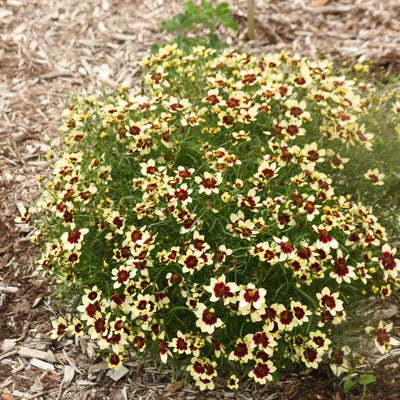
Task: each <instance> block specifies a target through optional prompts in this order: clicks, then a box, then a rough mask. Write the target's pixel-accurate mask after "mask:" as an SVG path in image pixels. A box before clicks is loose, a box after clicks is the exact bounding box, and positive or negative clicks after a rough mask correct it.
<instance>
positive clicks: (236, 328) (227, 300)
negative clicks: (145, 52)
mask: <svg viewBox="0 0 400 400" xmlns="http://www.w3.org/2000/svg"><path fill="white" fill-rule="evenodd" d="M143 64H144V66H145V67H146V68H147V71H148V72H147V73H146V75H145V76H144V83H143V87H142V90H141V92H140V93H135V94H132V93H130V92H129V90H128V89H127V88H120V89H119V91H118V93H116V94H112V95H105V99H103V100H99V99H97V98H95V97H89V98H78V99H77V100H76V102H75V103H74V105H73V106H72V107H71V108H70V109H69V110H67V111H66V112H65V113H64V117H65V124H64V125H63V131H64V132H65V144H66V149H65V152H64V153H63V154H62V155H61V156H60V157H59V158H58V160H57V161H56V163H55V167H54V171H53V177H52V179H50V180H48V181H47V183H46V191H45V194H44V196H43V197H42V199H41V200H40V203H39V205H38V207H37V209H36V210H32V213H34V214H35V216H36V218H41V219H42V223H40V224H38V235H37V241H38V242H40V243H42V244H43V246H44V251H43V254H42V257H41V259H40V260H39V262H38V263H39V267H40V268H41V269H42V270H43V271H44V272H45V273H47V274H49V275H51V276H52V277H53V279H54V281H55V284H56V286H57V288H58V289H59V291H60V293H61V294H62V296H63V297H64V298H65V300H66V301H65V302H64V303H65V304H66V307H67V314H66V316H65V317H60V318H59V319H58V320H57V321H54V328H55V329H54V333H53V337H54V338H60V337H62V336H63V335H64V334H73V335H83V334H88V335H90V337H91V338H92V339H93V340H94V341H95V342H96V343H97V344H98V346H99V349H100V351H101V352H102V353H103V354H104V357H105V358H106V359H107V360H108V362H109V364H110V366H112V367H118V366H120V365H121V364H122V363H123V361H124V360H125V359H127V358H129V357H131V356H132V354H133V353H136V354H140V353H143V356H145V354H151V355H152V356H153V357H154V356H156V357H158V358H159V359H160V360H161V361H162V362H164V363H166V362H170V363H172V365H174V366H176V367H179V366H181V365H186V367H187V368H186V370H187V373H188V376H189V375H190V376H191V377H192V379H193V380H194V381H195V383H196V384H197V385H198V386H199V387H200V388H201V389H213V388H214V385H215V382H216V377H217V375H218V374H219V375H220V376H222V375H224V374H225V373H226V372H228V374H227V375H226V374H225V375H224V376H226V377H228V375H230V378H228V379H227V382H228V387H230V388H234V389H236V388H237V387H238V382H239V380H240V378H243V377H244V378H246V377H251V378H252V379H254V381H256V382H258V383H260V384H265V383H267V382H268V381H270V380H272V379H276V378H277V377H278V373H279V371H280V370H281V369H282V368H284V367H286V368H289V367H290V368H297V366H303V367H306V368H318V367H319V365H320V364H321V363H322V362H329V363H330V364H331V367H332V370H333V371H334V372H335V373H342V372H344V371H346V370H347V369H348V365H349V362H348V360H347V356H348V355H349V353H350V349H349V347H348V346H346V344H345V343H341V342H340V340H344V339H345V337H346V336H345V335H343V334H342V335H338V337H335V332H339V331H340V329H339V325H340V324H342V323H343V322H344V321H346V319H348V316H347V315H348V314H350V313H349V312H348V311H349V310H350V311H351V309H352V307H354V304H355V302H356V300H357V299H358V298H359V297H362V294H363V295H364V296H365V295H367V296H368V295H371V294H375V293H380V294H381V295H382V296H386V295H388V294H389V293H390V289H391V287H392V286H393V285H397V284H398V282H399V269H400V262H399V260H398V259H397V258H396V249H395V248H393V247H391V246H390V245H389V244H388V243H387V238H386V236H387V235H386V233H385V229H384V227H383V226H381V225H380V224H379V223H378V221H377V218H376V217H374V215H373V214H372V210H371V209H370V208H368V207H366V206H363V205H362V204H360V203H358V202H357V201H352V199H351V196H346V193H344V194H343V193H336V191H337V188H336V186H335V182H334V178H333V175H331V172H332V171H337V170H339V169H343V168H344V164H346V163H347V162H349V163H350V162H351V160H350V161H349V159H348V158H347V159H346V158H344V157H341V156H340V154H339V153H338V151H337V149H338V148H339V147H340V146H364V147H366V148H371V146H372V142H371V140H372V134H370V133H368V132H367V131H366V128H365V126H364V125H363V123H362V116H363V115H365V113H366V108H365V100H363V98H362V96H361V95H360V93H361V91H359V90H358V89H357V87H356V85H355V83H354V82H353V81H348V80H346V79H345V78H343V77H338V76H335V75H334V74H333V72H332V67H331V65H330V64H329V63H328V62H326V61H321V62H318V63H314V62H309V61H307V60H305V59H301V58H296V57H289V56H288V55H285V54H281V55H278V56H275V57H271V58H267V57H266V56H261V57H255V56H252V55H248V54H239V53H236V52H234V51H228V52H225V53H222V54H218V53H215V52H214V51H213V50H209V49H206V48H204V47H197V48H194V49H193V53H192V54H191V55H190V56H184V55H183V54H182V52H180V51H179V50H178V49H177V48H176V47H175V46H167V47H165V48H162V49H161V50H160V52H159V53H157V54H155V55H153V56H152V57H151V58H150V59H148V60H144V62H143ZM375 175H376V176H377V179H379V173H378V172H375ZM368 176H369V177H371V176H372V175H371V173H369V175H368ZM371 179H372V178H371ZM361 293H362V294H361ZM346 311H347V312H346ZM367 330H368V329H367ZM369 331H370V332H372V335H375V336H377V337H378V339H377V340H378V344H379V346H380V348H381V349H382V348H385V349H386V350H387V349H388V347H390V344H391V343H392V344H394V343H395V342H394V341H393V340H392V341H391V340H390V339H389V334H388V333H387V332H386V331H385V335H386V336H383V335H382V334H380V333H379V332H380V331H379V330H376V329H375V330H374V329H373V328H371V329H369ZM377 332H378V333H377ZM382 338H383V339H382ZM372 340H374V339H372ZM385 346H386V347H385Z"/></svg>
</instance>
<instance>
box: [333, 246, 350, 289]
mask: <svg viewBox="0 0 400 400" xmlns="http://www.w3.org/2000/svg"><path fill="white" fill-rule="evenodd" d="M348 257H349V255H347V256H346V257H343V253H342V251H341V250H337V252H336V260H333V271H331V273H330V274H329V276H330V277H331V278H334V279H336V282H338V283H342V281H345V282H347V283H350V282H351V280H352V279H357V275H356V274H355V272H354V271H355V268H354V267H352V266H350V265H348V264H347V259H348Z"/></svg>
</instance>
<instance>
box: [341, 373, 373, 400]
mask: <svg viewBox="0 0 400 400" xmlns="http://www.w3.org/2000/svg"><path fill="white" fill-rule="evenodd" d="M357 378H358V379H357V381H358V383H359V384H360V385H362V387H363V394H362V397H361V399H360V400H364V399H365V395H366V394H367V386H368V385H369V384H370V383H373V382H375V381H376V378H375V376H374V375H372V374H361V375H359V376H357ZM357 381H355V380H354V379H353V377H352V374H349V375H347V377H346V379H345V380H344V383H343V390H344V391H345V392H346V393H347V392H349V391H350V390H351V388H352V387H353V386H354V385H355V384H356V383H357Z"/></svg>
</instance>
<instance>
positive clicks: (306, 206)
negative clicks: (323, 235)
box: [299, 195, 320, 222]
mask: <svg viewBox="0 0 400 400" xmlns="http://www.w3.org/2000/svg"><path fill="white" fill-rule="evenodd" d="M319 207H320V206H318V205H316V204H315V196H314V195H311V196H308V198H307V201H305V202H304V203H303V204H302V206H301V208H300V209H299V211H300V212H301V213H305V214H307V221H310V222H311V221H312V220H313V219H314V217H315V216H316V215H318V214H319V210H318V208H319Z"/></svg>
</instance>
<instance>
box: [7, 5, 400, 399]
mask: <svg viewBox="0 0 400 400" xmlns="http://www.w3.org/2000/svg"><path fill="white" fill-rule="evenodd" d="M95 3H96V2H91V1H87V2H85V3H80V2H76V1H67V2H62V4H61V2H60V4H59V5H58V4H57V3H54V2H49V4H47V3H46V2H35V1H30V2H24V4H22V2H19V1H6V2H5V3H4V5H3V6H2V8H0V18H1V19H0V29H1V32H0V33H1V36H2V40H3V44H2V48H0V55H1V58H0V71H1V76H2V77H3V78H4V79H2V81H1V82H0V85H1V94H0V118H1V119H2V120H4V121H6V124H5V125H2V126H1V127H0V145H1V149H0V168H1V175H0V212H1V214H0V257H1V258H0V274H1V275H0V276H1V280H0V287H2V288H3V289H2V291H1V292H0V296H1V297H0V301H1V303H0V326H1V327H2V329H1V331H0V342H1V344H2V346H3V348H2V352H1V353H0V362H1V368H0V379H2V381H1V383H0V393H1V396H2V399H6V400H7V399H8V400H9V399H12V398H40V397H42V398H45V399H73V398H76V397H79V398H87V399H97V398H98V399H103V398H107V397H108V398H115V399H118V398H124V393H126V394H127V398H140V396H142V398H143V399H147V398H148V399H152V398H154V399H157V398H159V399H163V398H171V399H175V398H176V399H178V398H193V399H197V398H198V399H200V398H201V399H203V398H208V397H207V396H209V398H218V396H219V398H244V399H250V398H253V399H258V398H271V399H273V398H281V399H290V398H296V399H299V398H305V399H306V398H307V399H313V398H315V399H317V398H318V399H325V398H326V399H328V398H341V396H343V394H342V391H341V390H342V387H341V383H340V380H339V381H329V382H328V381H326V378H325V377H323V376H321V375H318V374H315V373H310V374H309V375H307V374H306V375H304V376H290V375H288V376H285V377H283V381H282V382H281V383H280V384H278V385H277V386H276V387H274V388H272V387H271V388H268V387H267V388H263V389H260V388H257V387H254V386H251V385H249V387H248V388H247V389H246V390H243V391H242V392H240V393H238V394H234V393H233V392H226V391H225V390H224V389H223V388H217V391H216V393H215V394H212V395H211V394H210V395H207V394H198V392H197V391H196V390H193V388H190V387H189V388H188V387H186V388H184V389H182V388H180V385H175V386H171V385H169V379H168V371H158V370H157V366H156V365H143V364H140V363H137V364H132V365H130V366H129V367H131V371H130V372H129V373H128V374H127V375H126V376H125V377H123V378H121V380H119V381H118V384H116V383H114V380H113V378H112V377H110V376H107V375H106V374H107V370H106V369H105V368H104V365H102V364H101V363H100V361H99V360H96V359H93V358H92V356H93V354H92V352H91V351H92V350H91V347H90V343H86V342H85V341H83V340H81V341H78V342H67V344H62V345H61V344H58V343H56V342H54V340H52V339H50V337H49V332H50V330H51V325H50V323H49V319H50V318H52V313H53V310H52V309H51V306H50V305H49V304H48V303H47V302H46V299H45V296H46V294H47V293H48V291H47V286H46V282H45V281H40V280H39V281H38V280H37V279H38V277H37V276H36V275H35V273H34V265H33V259H34V257H35V256H34V249H33V246H32V245H31V244H30V242H29V237H30V235H31V232H30V231H29V230H28V229H24V228H23V227H22V228H16V227H15V226H14V222H13V220H14V217H15V216H16V215H17V213H18V211H17V204H18V203H24V204H26V205H27V204H29V202H30V201H31V200H32V199H33V198H34V196H35V195H36V193H37V188H38V185H39V183H38V182H37V181H36V180H35V177H37V176H39V175H47V174H48V165H47V162H46V160H45V159H44V158H43V157H42V156H43V155H45V154H46V153H47V152H48V151H49V150H50V145H53V144H57V143H59V141H60V139H59V138H58V136H57V128H58V125H59V123H60V118H61V112H62V110H63V108H64V104H65V102H67V101H68V98H69V96H70V95H72V94H74V93H83V92H87V93H89V94H90V93H93V92H95V91H96V85H98V84H102V83H105V84H107V85H116V84H121V83H122V82H124V81H125V82H128V83H131V84H133V85H135V84H136V83H137V82H138V70H139V68H138V66H137V64H136V63H137V62H138V61H139V60H140V59H141V58H142V57H143V56H145V55H148V54H149V49H150V48H151V45H152V44H153V43H155V42H162V41H163V40H164V39H165V37H164V33H162V32H161V31H160V28H159V27H160V24H161V21H162V20H163V19H165V18H167V17H171V16H172V15H174V14H176V13H178V12H179V11H180V8H179V2H170V1H168V2H167V1H162V0H158V1H154V2H141V1H136V2H130V3H129V4H128V2H127V4H123V5H121V4H120V2H111V1H109V2H107V1H103V2H102V3H101V4H97V3H96V4H95ZM131 3H135V5H134V7H132V4H131ZM374 3H375V2H373V1H370V2H365V1H356V2H345V1H342V2H332V1H331V2H327V1H319V2H318V1H314V2H307V1H304V2H301V1H298V2H291V1H282V2H279V3H276V4H271V5H270V7H271V8H270V9H268V8H267V7H266V6H264V7H262V8H260V9H258V11H257V13H256V15H257V20H256V39H255V40H254V41H252V42H246V41H245V40H244V35H245V1H232V2H231V7H232V9H233V11H234V12H235V14H236V17H237V20H238V21H239V24H240V33H239V34H238V35H237V36H236V34H231V33H227V32H225V33H222V34H221V36H222V37H223V38H225V39H226V40H231V41H232V43H233V44H237V45H238V47H239V48H241V49H243V50H245V51H255V52H258V51H262V52H277V51H280V50H282V49H285V50H290V51H293V52H298V53H302V54H305V55H308V56H311V57H315V56H316V55H317V53H318V52H319V51H324V52H326V53H328V54H331V56H332V58H333V59H334V60H336V61H337V62H338V63H340V62H342V61H352V60H353V59H354V58H355V60H356V61H357V60H359V59H360V58H361V61H362V60H368V59H374V60H375V61H376V67H375V68H374V71H376V72H377V73H378V72H379V67H380V66H383V67H385V69H384V70H383V75H384V77H385V76H387V74H388V73H391V72H399V65H398V60H399V58H400V57H399V56H398V54H396V51H398V48H399V47H400V46H399V41H400V38H399V36H400V26H399V25H398V22H396V21H398V18H397V19H396V18H395V15H399V13H400V9H399V7H398V5H397V4H396V3H397V2H396V1H392V2H389V1H388V2H385V5H383V4H382V5H379V6H376V5H375V4H374ZM397 310H398V308H397V305H396V304H390V305H389V304H388V305H387V307H384V310H383V312H384V313H386V314H385V316H386V318H391V320H392V321H393V322H395V325H396V324H397V325H398V321H399V320H398V319H397V320H396V316H395V313H396V311H397ZM27 349H33V350H36V351H41V352H45V353H46V354H44V353H37V352H36V353H35V352H33V351H29V350H27ZM398 358H399V355H398V353H394V354H392V355H390V356H389V357H386V358H383V359H380V360H379V359H378V361H379V362H378V363H377V364H376V365H375V368H374V371H373V372H374V374H375V375H376V377H377V382H376V383H375V384H372V385H370V386H369V387H368V397H367V398H371V399H372V398H375V399H379V398H382V399H383V398H385V399H391V398H393V399H394V398H397V397H398V395H399V392H398V390H399V389H398V383H397V382H398V379H399V375H400V371H399V364H398ZM34 360H35V361H34ZM37 360H40V361H41V362H42V363H41V362H38V361H37ZM51 365H52V366H53V368H54V370H53V369H52V368H51V367H50V366H51ZM46 368H47V369H46ZM71 377H72V378H71ZM63 380H64V381H63ZM124 390H125V391H124ZM357 390H361V388H360V387H359V388H357V387H355V388H354V390H353V391H352V392H351V393H350V394H348V395H346V396H347V398H349V399H351V398H357V396H358V397H359V393H357Z"/></svg>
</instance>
